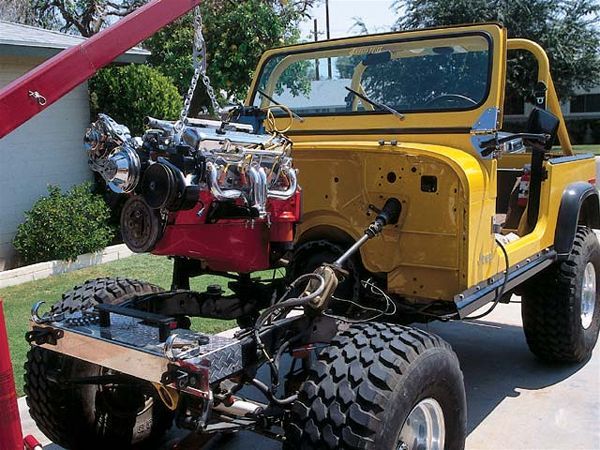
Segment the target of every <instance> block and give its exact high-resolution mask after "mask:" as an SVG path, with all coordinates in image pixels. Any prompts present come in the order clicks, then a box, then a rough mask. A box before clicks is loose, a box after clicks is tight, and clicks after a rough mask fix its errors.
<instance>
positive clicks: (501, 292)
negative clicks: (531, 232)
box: [463, 239, 508, 320]
mask: <svg viewBox="0 0 600 450" xmlns="http://www.w3.org/2000/svg"><path fill="white" fill-rule="evenodd" d="M496 244H498V246H499V247H500V249H501V250H502V253H504V266H505V274H504V282H503V283H502V286H501V288H500V291H499V292H498V291H496V298H495V299H494V303H493V304H492V306H491V307H490V308H489V309H488V310H487V311H486V312H484V313H482V314H479V315H477V316H471V317H465V318H464V319H463V320H476V319H481V318H482V317H485V316H487V315H488V314H490V313H491V312H492V311H493V310H494V309H495V308H496V306H498V303H500V299H501V298H502V297H503V296H504V291H505V290H506V284H507V283H508V253H507V252H506V248H505V247H504V245H503V244H502V242H500V241H499V240H498V239H496Z"/></svg>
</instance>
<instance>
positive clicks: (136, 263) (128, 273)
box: [0, 255, 235, 395]
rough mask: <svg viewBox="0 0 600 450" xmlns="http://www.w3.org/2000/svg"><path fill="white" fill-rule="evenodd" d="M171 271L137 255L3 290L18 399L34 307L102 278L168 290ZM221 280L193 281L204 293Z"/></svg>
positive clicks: (204, 324) (211, 327) (165, 263)
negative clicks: (133, 280)
mask: <svg viewBox="0 0 600 450" xmlns="http://www.w3.org/2000/svg"><path fill="white" fill-rule="evenodd" d="M171 270H172V262H171V261H170V260H169V259H167V258H165V257H158V256H152V255H137V256H132V257H130V258H126V259H123V260H120V261H115V262H111V263H108V264H102V265H98V266H94V267H89V268H87V269H82V270H78V271H76V272H71V273H66V274H62V275H56V276H53V277H50V278H46V279H44V280H38V281H32V282H29V283H25V284H21V285H18V286H11V287H7V288H4V289H0V298H2V299H4V314H5V320H6V325H7V331H8V340H9V345H10V351H11V356H12V363H13V369H14V372H15V382H16V385H17V393H18V395H23V373H24V370H23V364H24V363H25V356H26V353H27V351H28V350H29V344H27V342H25V338H24V336H25V333H26V332H27V330H28V327H29V317H30V310H31V306H32V305H33V304H34V303H36V302H37V301H39V300H44V301H46V302H47V303H48V304H52V303H54V302H56V301H58V300H60V298H61V294H62V293H63V292H65V291H68V290H69V289H71V288H72V287H73V286H75V285H77V284H81V283H83V282H84V281H86V280H90V279H93V278H98V277H116V276H122V277H127V278H136V279H138V280H144V281H148V282H151V283H154V284H157V285H159V286H161V287H163V288H165V289H168V288H169V286H170V284H171ZM220 280H221V279H220V278H219V277H214V276H203V277H199V278H196V279H192V283H191V284H192V289H196V290H204V289H205V288H206V286H207V285H209V284H214V283H215V282H219V281H220ZM234 325H235V324H234V323H233V322H231V321H222V320H212V319H195V320H194V321H193V323H192V327H193V329H195V330H199V331H204V332H207V333H216V332H219V331H223V330H225V329H228V328H231V327H232V326H234Z"/></svg>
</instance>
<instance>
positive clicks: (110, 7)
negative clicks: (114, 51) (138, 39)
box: [31, 0, 147, 37]
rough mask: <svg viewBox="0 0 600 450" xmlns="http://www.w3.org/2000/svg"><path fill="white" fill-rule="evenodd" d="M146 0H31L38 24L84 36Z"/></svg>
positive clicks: (92, 33) (96, 31) (108, 23)
mask: <svg viewBox="0 0 600 450" xmlns="http://www.w3.org/2000/svg"><path fill="white" fill-rule="evenodd" d="M146 2H147V0H114V1H111V0H31V4H32V6H33V10H34V12H35V16H36V21H37V23H38V25H40V26H43V27H45V28H52V29H60V30H61V31H63V32H75V33H79V34H81V35H82V36H84V37H90V36H93V35H94V34H96V33H98V32H99V31H100V30H101V29H102V28H104V27H106V26H107V25H110V23H111V22H112V21H114V20H115V19H118V18H120V17H125V16H126V15H127V14H129V13H130V12H132V11H133V10H135V9H137V8H139V7H140V6H142V5H143V4H144V3H146Z"/></svg>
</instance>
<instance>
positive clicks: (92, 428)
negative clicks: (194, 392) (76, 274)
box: [25, 278, 172, 449]
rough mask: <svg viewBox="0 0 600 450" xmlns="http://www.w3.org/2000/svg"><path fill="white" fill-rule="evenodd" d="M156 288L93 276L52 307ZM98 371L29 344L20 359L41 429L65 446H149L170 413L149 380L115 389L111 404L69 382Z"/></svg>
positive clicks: (120, 298)
mask: <svg viewBox="0 0 600 450" xmlns="http://www.w3.org/2000/svg"><path fill="white" fill-rule="evenodd" d="M160 291H161V289H160V288H159V287H158V286H155V285H152V284H149V283H144V282H141V281H137V280H130V279H127V278H115V279H113V278H98V279H96V280H90V281H86V282H85V283H83V284H82V285H80V286H76V287H75V288H74V289H72V290H70V291H68V292H66V293H64V294H63V295H62V300H61V301H59V302H58V303H56V304H55V305H54V306H53V307H52V311H54V312H75V311H78V310H82V309H87V308H91V307H92V306H93V305H94V304H97V303H107V304H119V303H122V302H124V301H126V300H128V299H129V298H131V297H132V296H134V295H140V294H149V293H153V292H160ZM101 371H102V368H100V367H99V366H96V365H94V364H90V363H87V362H84V361H81V360H78V359H75V358H71V357H68V356H64V355H60V354H58V353H55V352H52V351H50V350H47V349H44V348H40V347H32V348H31V349H30V350H29V352H28V354H27V362H26V363H25V393H26V395H27V405H28V406H29V412H30V414H31V417H32V418H33V419H34V421H35V423H36V424H37V426H38V428H39V429H40V431H42V432H43V433H44V434H45V435H46V436H48V438H50V439H51V440H52V441H53V442H55V443H56V444H58V445H60V446H62V447H65V448H67V449H89V448H103V449H106V448H110V447H111V446H112V448H115V449H117V448H131V447H134V446H144V445H145V444H147V445H150V443H151V442H154V441H155V440H156V439H157V438H159V437H160V436H162V435H163V434H164V432H165V431H166V430H167V429H168V428H169V427H170V424H171V422H172V416H171V413H170V411H168V409H166V407H165V406H164V405H163V403H162V402H161V401H160V400H159V399H158V398H157V397H154V396H153V395H155V394H154V392H153V390H152V387H151V386H150V385H145V384H143V383H141V382H140V384H139V385H137V384H136V385H134V386H133V387H131V388H126V389H125V390H124V391H123V389H124V388H122V387H121V388H119V389H121V390H119V391H117V392H118V394H117V395H118V396H119V398H118V400H117V403H118V405H117V406H116V407H115V405H109V404H108V403H107V402H106V398H107V397H106V394H100V390H99V388H98V386H95V385H80V386H77V385H69V384H68V380H69V379H72V378H74V377H84V376H97V375H100V373H101ZM143 399H146V400H143ZM142 401H145V404H144V406H145V407H142V406H141V402H142ZM140 409H141V411H140Z"/></svg>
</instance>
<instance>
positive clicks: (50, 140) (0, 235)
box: [0, 56, 92, 270]
mask: <svg viewBox="0 0 600 450" xmlns="http://www.w3.org/2000/svg"><path fill="white" fill-rule="evenodd" d="M41 62H43V60H41V59H34V58H30V57H8V56H0V88H2V87H4V86H6V85H7V84H8V83H9V82H11V81H13V80H14V79H16V78H17V77H19V76H21V75H23V74H24V73H26V72H28V71H29V70H31V69H32V68H33V67H35V66H36V65H38V64H40V63H41ZM24 101H25V100H24ZM89 122H90V110H89V100H88V90H87V84H85V83H84V84H82V85H81V86H79V87H78V88H76V89H75V90H74V91H73V92H71V93H70V94H69V95H67V96H66V97H64V98H63V99H61V100H60V101H58V102H56V103H55V104H54V105H52V106H50V107H49V108H48V109H47V110H45V111H44V112H42V113H41V114H39V115H37V116H35V117H34V118H33V119H31V120H30V121H29V122H27V123H25V124H23V125H22V126H21V127H19V128H18V129H17V130H15V131H13V132H12V133H11V134H9V135H8V136H6V137H4V138H3V139H0V270H5V269H8V268H11V267H13V266H14V265H15V264H16V262H17V258H16V255H15V252H14V249H13V247H12V244H11V242H12V239H13V237H14V235H15V232H16V229H17V225H18V224H19V223H21V222H22V221H23V220H24V214H23V213H24V212H25V211H27V210H28V209H30V208H31V206H32V205H33V204H34V202H35V201H36V200H37V199H38V198H39V197H40V196H42V195H44V194H45V193H46V192H47V186H48V185H49V184H54V185H60V186H61V187H63V188H69V187H71V186H73V185H74V184H78V183H81V182H83V181H85V180H88V179H91V178H92V177H91V172H90V170H89V169H88V166H87V157H86V155H85V152H84V150H83V146H82V139H83V134H84V131H85V129H86V127H87V125H88V124H89Z"/></svg>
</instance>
